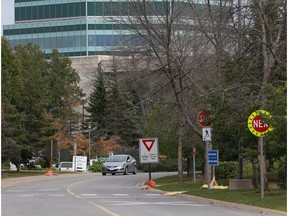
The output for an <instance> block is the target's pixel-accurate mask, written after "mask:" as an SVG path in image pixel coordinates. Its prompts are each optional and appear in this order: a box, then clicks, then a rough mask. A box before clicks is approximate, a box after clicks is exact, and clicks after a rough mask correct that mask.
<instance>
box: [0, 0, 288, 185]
mask: <svg viewBox="0 0 288 216" xmlns="http://www.w3.org/2000/svg"><path fill="white" fill-rule="evenodd" d="M135 5H137V7H136V6H135ZM118 9H119V8H118ZM120 9H121V8H120ZM124 9H125V11H130V12H131V11H133V13H128V14H131V15H128V16H125V17H122V18H121V17H118V18H119V19H117V20H113V21H115V22H118V23H119V24H121V25H123V26H126V29H127V28H129V30H130V31H131V32H133V33H134V35H133V37H131V38H130V40H129V41H126V42H125V43H124V42H123V41H122V44H120V45H121V46H120V45H119V47H117V50H122V51H123V53H124V54H126V55H125V57H123V56H122V57H115V58H114V62H115V67H113V70H112V73H111V74H112V75H109V79H108V78H107V77H108V76H106V77H105V78H103V77H101V76H102V75H101V74H98V77H97V78H98V80H97V81H96V82H95V84H94V90H93V92H92V94H91V96H90V98H89V105H88V107H87V111H89V112H90V113H91V116H90V117H89V121H90V122H92V124H93V128H94V129H95V130H93V131H91V133H92V142H93V143H96V142H98V141H99V140H100V141H99V142H98V143H97V144H95V145H94V144H93V146H94V149H93V152H95V153H94V155H96V154H97V155H99V156H100V155H101V154H105V153H106V154H107V151H111V149H113V148H115V149H118V150H119V152H120V151H121V149H122V148H123V147H125V148H127V147H131V146H132V147H133V146H134V147H135V148H137V144H138V143H137V138H141V137H158V138H159V143H160V154H161V155H164V156H165V157H169V158H175V159H176V158H178V174H179V182H183V165H182V159H183V158H191V152H192V148H193V147H195V148H196V149H197V152H198V155H199V158H200V159H199V160H200V161H201V160H202V162H203V160H204V153H203V151H204V145H203V141H202V137H201V136H202V132H201V127H200V126H199V125H198V123H197V114H198V113H199V112H200V111H202V110H208V111H209V112H210V113H212V117H211V119H209V120H210V121H212V122H213V135H212V136H213V138H212V144H213V149H219V152H220V159H221V160H222V161H235V160H237V159H238V156H239V154H241V155H242V156H243V157H244V158H245V159H246V160H249V161H251V162H255V160H257V157H258V143H257V142H258V140H257V138H256V137H255V136H254V135H252V134H251V133H250V132H249V130H248V127H247V119H248V116H249V115H250V114H251V113H252V112H253V111H255V110H258V109H264V110H267V111H269V112H270V113H271V115H272V117H273V119H272V122H271V125H272V126H273V128H274V130H273V132H271V133H269V134H268V135H267V137H266V138H265V155H266V159H267V161H268V162H269V164H268V167H269V168H271V169H272V167H273V163H274V162H275V161H278V162H279V161H282V162H281V163H282V164H283V165H284V166H285V164H286V148H287V133H286V132H287V130H286V121H287V118H286V114H287V112H286V103H287V98H286V93H287V87H286V85H287V82H286V81H287V69H286V57H287V56H286V51H287V50H286V45H287V41H286V37H287V32H286V21H287V20H286V1H284V0H276V1H275V0H247V1H241V0H239V1H237V2H236V1H230V0H229V1H228V0H219V1H209V0H203V1H202V4H200V5H199V4H195V1H181V2H179V1H174V0H170V1H163V5H162V6H161V7H159V5H158V4H156V3H155V2H149V1H141V2H139V1H136V0H135V1H134V0H130V1H129V4H127V5H125V8H122V10H124ZM125 14H127V13H125ZM151 14H157V15H156V16H150V15H151ZM135 23H136V24H137V25H135ZM123 33H125V31H124V32H123ZM126 38H127V37H126ZM123 45H125V46H123ZM120 71H121V73H118V72H120ZM118 74H119V75H118ZM78 81H79V77H78V76H77V73H76V72H75V71H73V69H72V68H71V63H69V60H68V59H67V58H64V57H62V56H60V55H59V53H58V52H57V51H55V52H54V53H53V55H52V59H51V61H48V62H46V61H45V60H44V58H43V53H41V52H40V51H39V50H37V48H35V47H33V46H32V45H28V46H25V47H23V46H19V47H18V48H16V50H15V52H13V51H12V50H10V49H9V48H8V44H7V42H5V40H4V41H3V40H2V161H3V160H5V159H6V160H7V159H8V158H9V159H10V160H11V159H12V158H13V160H12V161H13V162H15V163H18V164H19V163H20V161H21V162H23V159H24V158H29V156H27V157H26V156H24V155H25V154H26V153H27V154H28V153H29V154H30V156H31V153H33V154H35V153H36V152H39V151H40V150H41V148H42V147H43V141H45V140H46V141H47V140H49V139H52V138H53V139H59V141H60V137H61V135H63V134H67V133H69V131H70V132H71V130H69V129H71V123H72V120H73V119H75V118H74V117H73V118H72V117H71V116H73V115H77V114H75V113H74V110H73V106H74V105H76V104H77V103H79V95H80V90H79V89H78V87H77V82H78ZM73 113H74V114H73ZM86 126H87V125H86ZM55 129H57V133H55V132H56V131H55ZM56 134H57V135H56ZM63 137H67V136H64V135H63ZM86 138H87V134H86ZM65 139H66V138H65ZM65 139H64V138H62V142H63V143H65V142H64V141H63V140H65ZM109 140H110V141H109ZM66 142H67V143H68V142H69V140H67V141H66ZM83 142H84V141H83ZM107 143H110V144H109V145H110V147H111V146H112V147H111V148H110V147H109V148H107V149H106V150H105V149H104V150H101V151H102V153H101V154H100V152H101V151H100V149H101V148H102V147H103V146H108V144H107ZM85 146H86V152H87V140H86V141H85V144H83V149H85ZM101 146H102V147H101ZM113 146H114V147H113ZM11 149H13V151H12V150H11ZM32 149H33V151H32ZM38 150H39V151H38ZM83 151H85V150H83ZM8 156H9V157H8ZM17 160H18V161H17ZM266 180H267V179H266ZM266 182H267V181H266Z"/></svg>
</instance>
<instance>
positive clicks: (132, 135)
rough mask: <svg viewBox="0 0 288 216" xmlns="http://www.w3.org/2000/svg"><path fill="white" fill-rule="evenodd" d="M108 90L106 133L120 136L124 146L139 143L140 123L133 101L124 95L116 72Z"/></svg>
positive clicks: (120, 141) (109, 135) (119, 141)
mask: <svg viewBox="0 0 288 216" xmlns="http://www.w3.org/2000/svg"><path fill="white" fill-rule="evenodd" d="M109 84H110V85H109V88H108V91H107V107H106V111H105V118H104V120H105V130H104V132H105V134H106V135H107V136H108V137H111V136H118V137H119V138H120V140H118V143H119V144H121V145H123V146H128V145H130V146H133V145H135V144H137V140H138V138H139V126H138V125H139V124H138V121H137V117H136V114H135V109H133V107H132V106H131V105H132V103H131V102H129V101H128V100H127V98H125V97H124V93H123V91H121V89H120V86H119V83H118V81H117V76H116V72H114V73H113V75H112V78H111V81H110V83H109Z"/></svg>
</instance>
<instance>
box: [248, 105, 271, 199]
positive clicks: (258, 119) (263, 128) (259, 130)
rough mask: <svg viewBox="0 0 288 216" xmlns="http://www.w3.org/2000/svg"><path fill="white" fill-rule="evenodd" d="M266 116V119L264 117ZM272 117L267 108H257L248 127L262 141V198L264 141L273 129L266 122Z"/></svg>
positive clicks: (262, 192) (262, 186) (262, 196)
mask: <svg viewBox="0 0 288 216" xmlns="http://www.w3.org/2000/svg"><path fill="white" fill-rule="evenodd" d="M264 118H265V119H264ZM271 118H272V116H271V114H270V113H269V112H267V111H265V110H257V111H255V112H253V113H252V114H251V115H250V116H249V118H248V128H249V130H250V131H251V133H252V134H254V135H255V136H257V137H259V143H260V175H261V198H264V172H263V169H264V159H263V143H264V139H263V138H264V136H265V135H267V133H268V132H270V131H272V130H273V128H272V127H271V125H270V124H269V123H268V122H266V120H267V119H268V120H270V119H271Z"/></svg>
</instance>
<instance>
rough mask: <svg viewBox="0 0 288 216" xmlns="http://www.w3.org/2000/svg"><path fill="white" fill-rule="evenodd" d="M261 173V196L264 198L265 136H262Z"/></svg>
mask: <svg viewBox="0 0 288 216" xmlns="http://www.w3.org/2000/svg"><path fill="white" fill-rule="evenodd" d="M259 139H260V175H261V198H262V199H263V198H264V172H263V168H264V166H263V165H264V164H263V163H264V160H263V141H264V140H263V137H260V138H259Z"/></svg>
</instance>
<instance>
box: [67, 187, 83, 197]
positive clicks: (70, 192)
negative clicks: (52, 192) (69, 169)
mask: <svg viewBox="0 0 288 216" xmlns="http://www.w3.org/2000/svg"><path fill="white" fill-rule="evenodd" d="M66 190H67V192H68V193H69V194H71V195H72V196H74V197H76V198H80V196H78V195H77V194H75V193H73V192H72V191H71V190H70V189H69V188H67V189H66Z"/></svg>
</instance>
